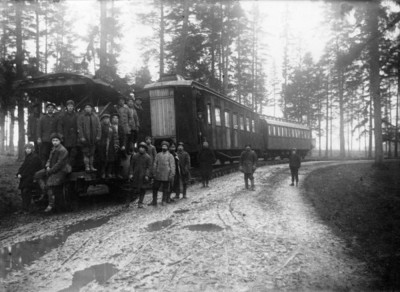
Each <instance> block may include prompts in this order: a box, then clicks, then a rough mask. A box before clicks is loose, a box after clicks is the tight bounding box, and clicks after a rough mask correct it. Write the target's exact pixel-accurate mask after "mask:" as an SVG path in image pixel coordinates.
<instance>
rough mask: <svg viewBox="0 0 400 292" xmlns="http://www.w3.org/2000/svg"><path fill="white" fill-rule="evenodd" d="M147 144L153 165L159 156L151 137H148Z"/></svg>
mask: <svg viewBox="0 0 400 292" xmlns="http://www.w3.org/2000/svg"><path fill="white" fill-rule="evenodd" d="M145 142H146V144H147V154H149V155H150V157H151V163H152V164H153V162H154V159H155V158H156V155H157V150H156V147H154V145H153V144H151V137H150V136H147V137H146V139H145Z"/></svg>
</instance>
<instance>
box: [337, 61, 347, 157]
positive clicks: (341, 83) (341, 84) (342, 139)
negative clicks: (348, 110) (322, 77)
mask: <svg viewBox="0 0 400 292" xmlns="http://www.w3.org/2000/svg"><path fill="white" fill-rule="evenodd" d="M343 70H344V69H343V68H339V72H338V73H339V142H340V157H341V158H345V156H346V149H345V148H346V147H345V146H346V144H345V137H344V97H343V94H344V92H343V91H344V76H343V75H344V74H343Z"/></svg>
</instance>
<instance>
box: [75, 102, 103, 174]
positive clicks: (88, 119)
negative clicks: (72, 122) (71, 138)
mask: <svg viewBox="0 0 400 292" xmlns="http://www.w3.org/2000/svg"><path fill="white" fill-rule="evenodd" d="M78 137H79V142H80V143H81V145H82V153H83V163H84V164H85V171H97V169H96V168H94V166H93V163H94V153H95V150H96V144H97V143H98V142H99V141H100V138H101V125H100V120H99V118H98V116H97V115H96V114H95V113H94V111H93V105H92V104H91V103H86V104H84V113H83V114H82V115H80V116H79V117H78Z"/></svg>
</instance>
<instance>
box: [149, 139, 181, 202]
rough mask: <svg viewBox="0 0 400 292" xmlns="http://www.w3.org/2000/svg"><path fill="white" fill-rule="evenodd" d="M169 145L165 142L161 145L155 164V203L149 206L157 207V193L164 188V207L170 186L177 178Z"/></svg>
mask: <svg viewBox="0 0 400 292" xmlns="http://www.w3.org/2000/svg"><path fill="white" fill-rule="evenodd" d="M168 147H169V143H168V142H166V141H163V142H162V143H161V150H162V151H161V152H159V153H157V155H156V158H155V159H154V162H153V176H154V182H153V201H152V202H151V203H150V204H149V205H152V206H157V193H158V190H159V188H160V186H162V192H163V197H162V203H161V204H162V205H163V206H164V205H165V204H166V202H167V198H168V192H169V184H170V182H171V181H173V179H174V176H175V160H174V157H173V156H172V154H171V153H169V151H168Z"/></svg>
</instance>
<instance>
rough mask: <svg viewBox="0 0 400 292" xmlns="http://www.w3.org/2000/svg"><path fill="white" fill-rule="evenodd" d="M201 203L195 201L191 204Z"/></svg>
mask: <svg viewBox="0 0 400 292" xmlns="http://www.w3.org/2000/svg"><path fill="white" fill-rule="evenodd" d="M199 203H200V202H199V201H193V202H191V203H190V204H199Z"/></svg>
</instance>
